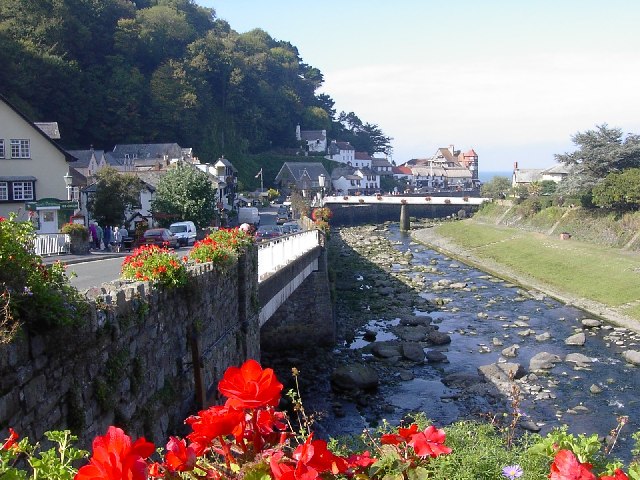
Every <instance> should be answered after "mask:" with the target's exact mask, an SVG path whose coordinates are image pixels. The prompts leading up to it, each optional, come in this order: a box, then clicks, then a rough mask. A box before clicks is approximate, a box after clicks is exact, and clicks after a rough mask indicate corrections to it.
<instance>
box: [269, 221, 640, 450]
mask: <svg viewBox="0 0 640 480" xmlns="http://www.w3.org/2000/svg"><path fill="white" fill-rule="evenodd" d="M426 226H428V225H426V224H425V225H423V227H426ZM329 249H330V264H331V275H332V279H333V280H334V281H335V297H336V318H337V327H338V343H337V344H336V346H335V348H334V349H333V350H331V351H326V350H321V349H310V350H308V351H305V352H286V353H284V354H283V353H282V352H277V353H275V354H270V353H269V352H264V355H263V361H264V363H265V364H267V365H272V366H274V367H275V368H276V371H277V372H278V375H279V378H281V379H284V380H285V381H286V380H287V379H289V378H291V375H290V373H289V372H290V369H291V368H292V367H296V368H298V369H299V370H300V376H299V381H300V383H301V389H302V395H303V401H304V404H305V406H306V409H307V411H313V412H316V419H317V423H316V427H315V429H316V431H317V432H318V433H319V434H321V435H322V434H324V435H327V436H328V435H332V436H337V435H340V434H354V433H355V434H357V433H359V432H360V431H362V429H363V428H366V427H371V426H376V425H377V424H379V423H380V422H381V421H382V420H383V419H386V420H388V421H390V422H391V423H393V424H397V423H398V422H399V421H400V420H401V419H402V418H403V417H404V416H405V415H407V414H410V413H412V412H425V413H426V414H427V416H428V417H429V418H431V419H432V420H433V421H434V422H435V423H437V424H439V425H446V424H448V423H452V422H454V421H456V420H458V419H463V418H464V419H468V418H487V416H491V417H494V418H499V417H501V416H502V414H503V413H509V412H511V411H512V408H513V407H512V402H513V400H514V398H516V404H517V406H518V408H519V411H521V412H522V413H523V417H522V418H521V419H520V426H521V427H522V428H524V429H527V430H531V431H541V432H542V433H545V432H546V431H548V430H549V429H550V428H552V427H553V426H556V425H559V424H561V423H567V424H570V425H571V426H572V429H573V430H574V431H575V432H576V433H577V432H585V433H593V432H597V433H599V434H601V435H606V433H607V432H608V431H609V430H610V429H611V428H613V427H614V426H615V424H616V417H617V416H620V415H628V416H629V417H630V426H629V427H628V428H627V429H626V431H625V432H623V435H622V439H621V442H622V443H623V444H624V445H625V447H628V443H627V442H630V440H629V438H628V437H630V434H631V433H632V432H633V431H635V430H638V428H639V425H638V419H639V418H640V402H639V400H638V399H637V397H636V395H635V392H637V391H638V388H640V379H639V378H638V372H637V369H638V367H637V366H635V365H638V363H640V359H638V358H637V355H638V352H637V350H636V349H638V344H640V336H639V335H638V334H637V333H634V332H632V331H630V330H628V329H626V328H621V327H613V326H610V325H607V324H606V323H603V322H602V321H601V320H599V319H597V318H590V317H589V315H587V314H586V313H585V312H583V311H580V310H577V309H575V308H572V307H567V306H565V305H563V304H561V303H559V302H557V301H555V300H553V299H551V298H548V297H546V296H545V295H544V294H541V293H539V292H538V291H535V290H532V291H530V290H527V289H524V288H521V287H518V286H516V285H514V284H508V283H506V282H504V281H502V280H500V279H499V278H496V277H493V276H491V275H487V274H485V273H484V272H481V271H479V270H476V269H472V268H470V267H468V266H466V265H464V264H462V263H459V262H457V261H454V260H451V259H450V258H447V257H445V256H443V255H442V254H439V253H437V252H434V251H432V250H429V249H427V248H425V247H424V246H422V245H420V244H417V243H415V242H413V241H412V240H411V239H410V238H409V237H408V236H406V235H404V234H401V233H399V232H398V231H397V226H395V225H389V224H385V225H380V226H363V227H353V228H343V229H341V230H339V231H334V232H332V239H331V241H330V242H329ZM292 386H293V384H292V383H291V382H290V381H289V382H288V385H287V387H292ZM627 434H628V435H627Z"/></svg>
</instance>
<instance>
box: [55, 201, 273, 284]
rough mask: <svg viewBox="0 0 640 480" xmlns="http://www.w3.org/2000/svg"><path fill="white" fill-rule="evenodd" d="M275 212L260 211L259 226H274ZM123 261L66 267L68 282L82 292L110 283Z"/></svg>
mask: <svg viewBox="0 0 640 480" xmlns="http://www.w3.org/2000/svg"><path fill="white" fill-rule="evenodd" d="M276 212H277V207H268V208H266V209H265V210H264V211H261V212H260V224H261V225H275V223H276ZM189 249H190V248H189ZM189 249H188V248H184V247H183V248H179V249H178V250H176V254H177V255H178V256H180V257H182V256H183V255H186V253H187V252H188V251H189ZM124 259H125V257H109V258H105V259H100V260H93V261H90V262H84V263H76V264H73V265H68V266H67V275H69V276H70V277H71V275H72V274H73V273H75V274H76V276H75V277H74V278H71V280H70V282H71V285H73V286H74V287H76V288H77V289H78V290H80V291H81V292H83V291H85V290H87V289H89V288H91V287H97V286H99V285H102V284H103V283H106V282H111V281H113V280H116V279H118V278H120V269H121V268H122V262H123V261H124Z"/></svg>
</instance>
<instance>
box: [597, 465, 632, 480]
mask: <svg viewBox="0 0 640 480" xmlns="http://www.w3.org/2000/svg"><path fill="white" fill-rule="evenodd" d="M600 480H629V477H627V474H626V473H624V472H623V471H622V470H620V469H619V468H616V471H615V472H613V477H612V476H609V475H605V476H604V477H600Z"/></svg>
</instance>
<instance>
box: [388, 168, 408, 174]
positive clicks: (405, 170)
mask: <svg viewBox="0 0 640 480" xmlns="http://www.w3.org/2000/svg"><path fill="white" fill-rule="evenodd" d="M391 170H392V172H393V173H395V174H396V175H413V173H412V172H411V169H410V168H409V167H391Z"/></svg>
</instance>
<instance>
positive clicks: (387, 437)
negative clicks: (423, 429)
mask: <svg viewBox="0 0 640 480" xmlns="http://www.w3.org/2000/svg"><path fill="white" fill-rule="evenodd" d="M416 433H418V425H417V424H415V423H414V424H412V425H410V426H409V428H399V429H398V433H397V434H396V433H386V434H384V435H382V436H381V437H380V442H381V443H382V444H383V445H400V444H401V443H405V442H408V441H409V440H411V436H412V435H415V434H416Z"/></svg>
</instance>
